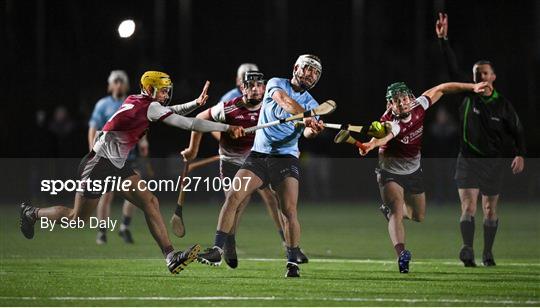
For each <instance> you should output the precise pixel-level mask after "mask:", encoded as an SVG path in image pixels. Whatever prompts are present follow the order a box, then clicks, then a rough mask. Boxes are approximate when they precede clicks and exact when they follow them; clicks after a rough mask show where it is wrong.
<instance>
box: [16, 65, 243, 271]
mask: <svg viewBox="0 0 540 308" xmlns="http://www.w3.org/2000/svg"><path fill="white" fill-rule="evenodd" d="M209 84H210V83H209V82H207V83H206V85H205V87H204V89H203V91H202V93H201V95H200V96H199V97H198V98H197V99H195V100H193V101H191V102H189V103H186V104H181V105H175V106H167V104H168V102H169V101H170V100H171V96H172V86H173V85H172V81H171V79H170V77H169V75H167V74H165V73H162V72H157V71H148V72H145V73H144V74H143V75H142V77H141V94H138V95H130V96H129V97H128V98H126V100H125V101H124V103H123V104H122V105H121V106H120V109H118V111H117V112H116V113H115V114H113V115H112V116H111V118H110V119H109V120H108V121H107V123H106V124H105V126H104V127H103V129H102V131H101V132H99V133H98V136H97V137H96V141H95V143H94V146H93V148H92V151H90V153H88V154H87V155H86V156H85V157H84V158H83V159H82V160H81V163H80V165H79V170H78V174H79V177H80V181H79V183H82V184H81V187H80V188H81V189H80V190H79V189H78V190H77V193H76V194H75V202H74V207H73V208H69V207H65V206H53V207H46V208H45V207H44V208H38V207H33V206H31V205H30V204H28V203H22V204H21V211H20V227H21V232H22V233H23V235H24V236H25V237H26V238H29V239H30V238H33V236H34V225H35V223H36V221H37V220H40V219H43V218H45V219H49V220H51V221H57V222H58V221H60V222H63V221H66V220H70V221H73V220H76V221H77V222H79V221H81V220H82V221H88V219H89V218H90V216H91V215H92V213H93V212H94V211H95V210H96V207H97V205H98V202H99V199H100V198H101V196H102V195H103V194H104V193H105V192H107V191H110V190H116V189H113V188H112V187H111V186H112V185H114V184H111V183H112V181H115V182H118V183H120V184H121V185H118V186H120V187H122V188H121V189H119V190H118V193H120V195H121V196H122V197H123V198H125V199H126V200H129V201H130V202H131V203H133V204H135V205H136V206H137V207H139V208H140V209H141V210H143V212H144V216H145V218H146V223H147V224H148V228H149V230H150V233H151V234H152V236H153V237H154V239H155V241H156V242H157V244H158V246H159V247H160V249H161V251H162V253H163V256H164V257H165V262H166V264H167V267H168V268H169V271H170V272H171V273H173V274H177V273H179V272H180V271H181V270H183V269H184V268H185V267H186V266H187V265H188V264H189V263H191V262H192V261H193V260H194V259H196V257H197V253H198V252H199V250H200V246H199V245H198V244H197V245H193V246H192V247H190V248H189V249H187V250H186V251H184V252H182V251H177V252H174V249H173V246H172V244H171V241H170V239H169V235H168V234H167V228H166V226H165V223H164V222H163V217H162V216H161V213H160V211H159V201H158V199H157V198H156V196H155V195H154V194H153V193H152V192H150V191H149V190H148V189H147V187H146V184H145V183H144V182H143V181H141V178H140V176H139V175H138V174H136V173H135V172H134V171H133V169H132V168H131V166H130V165H129V164H126V159H127V157H128V154H129V152H130V151H131V150H132V149H133V147H135V145H136V144H137V143H138V142H139V140H140V139H141V138H142V137H143V136H144V135H145V134H146V131H147V129H148V127H149V125H150V122H157V121H162V122H164V123H166V124H168V125H171V126H176V127H178V128H181V129H186V130H197V131H201V132H211V131H221V132H229V133H230V134H231V135H233V137H235V138H236V137H241V136H243V135H244V130H243V128H242V127H240V126H233V125H226V124H221V123H215V122H210V121H205V120H201V119H196V118H187V117H184V116H182V114H187V113H189V112H191V111H193V110H194V109H196V108H197V107H199V106H201V105H204V104H205V103H206V101H207V99H208V95H207V94H206V92H207V90H208V87H209ZM118 186H116V185H115V187H118Z"/></svg>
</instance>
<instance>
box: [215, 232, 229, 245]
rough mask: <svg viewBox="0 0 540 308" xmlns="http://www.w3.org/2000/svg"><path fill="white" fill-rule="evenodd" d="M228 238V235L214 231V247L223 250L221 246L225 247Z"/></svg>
mask: <svg viewBox="0 0 540 308" xmlns="http://www.w3.org/2000/svg"><path fill="white" fill-rule="evenodd" d="M228 236H229V234H228V233H225V232H223V231H219V230H218V231H216V237H215V239H214V246H217V247H219V248H221V249H223V246H225V241H226V240H227V237H228Z"/></svg>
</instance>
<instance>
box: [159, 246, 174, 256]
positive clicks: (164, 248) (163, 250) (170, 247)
mask: <svg viewBox="0 0 540 308" xmlns="http://www.w3.org/2000/svg"><path fill="white" fill-rule="evenodd" d="M173 251H174V248H173V247H172V245H169V246H167V247H163V248H161V252H162V253H163V256H165V258H166V257H167V255H168V254H169V253H171V252H173Z"/></svg>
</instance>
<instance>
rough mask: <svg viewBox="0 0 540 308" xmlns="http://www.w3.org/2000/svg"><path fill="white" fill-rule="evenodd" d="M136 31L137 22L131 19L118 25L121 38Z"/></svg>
mask: <svg viewBox="0 0 540 308" xmlns="http://www.w3.org/2000/svg"><path fill="white" fill-rule="evenodd" d="M134 32H135V22H134V21H133V20H131V19H126V20H124V21H122V22H121V23H120V25H119V26H118V34H119V35H120V37H121V38H128V37H130V36H132V35H133V33H134Z"/></svg>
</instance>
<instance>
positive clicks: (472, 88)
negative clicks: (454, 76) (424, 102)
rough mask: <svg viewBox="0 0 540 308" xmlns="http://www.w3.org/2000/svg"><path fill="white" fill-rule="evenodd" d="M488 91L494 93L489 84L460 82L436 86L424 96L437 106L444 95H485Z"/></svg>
mask: <svg viewBox="0 0 540 308" xmlns="http://www.w3.org/2000/svg"><path fill="white" fill-rule="evenodd" d="M486 91H488V92H489V91H493V88H492V86H491V85H490V84H489V83H488V82H480V83H460V82H447V83H442V84H440V85H438V86H435V87H433V88H431V89H429V90H427V91H426V92H424V93H422V95H424V96H427V97H429V99H430V100H431V104H435V103H436V102H437V101H438V100H439V99H440V98H441V97H442V96H443V95H445V94H452V93H461V92H474V93H484V92H486Z"/></svg>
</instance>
